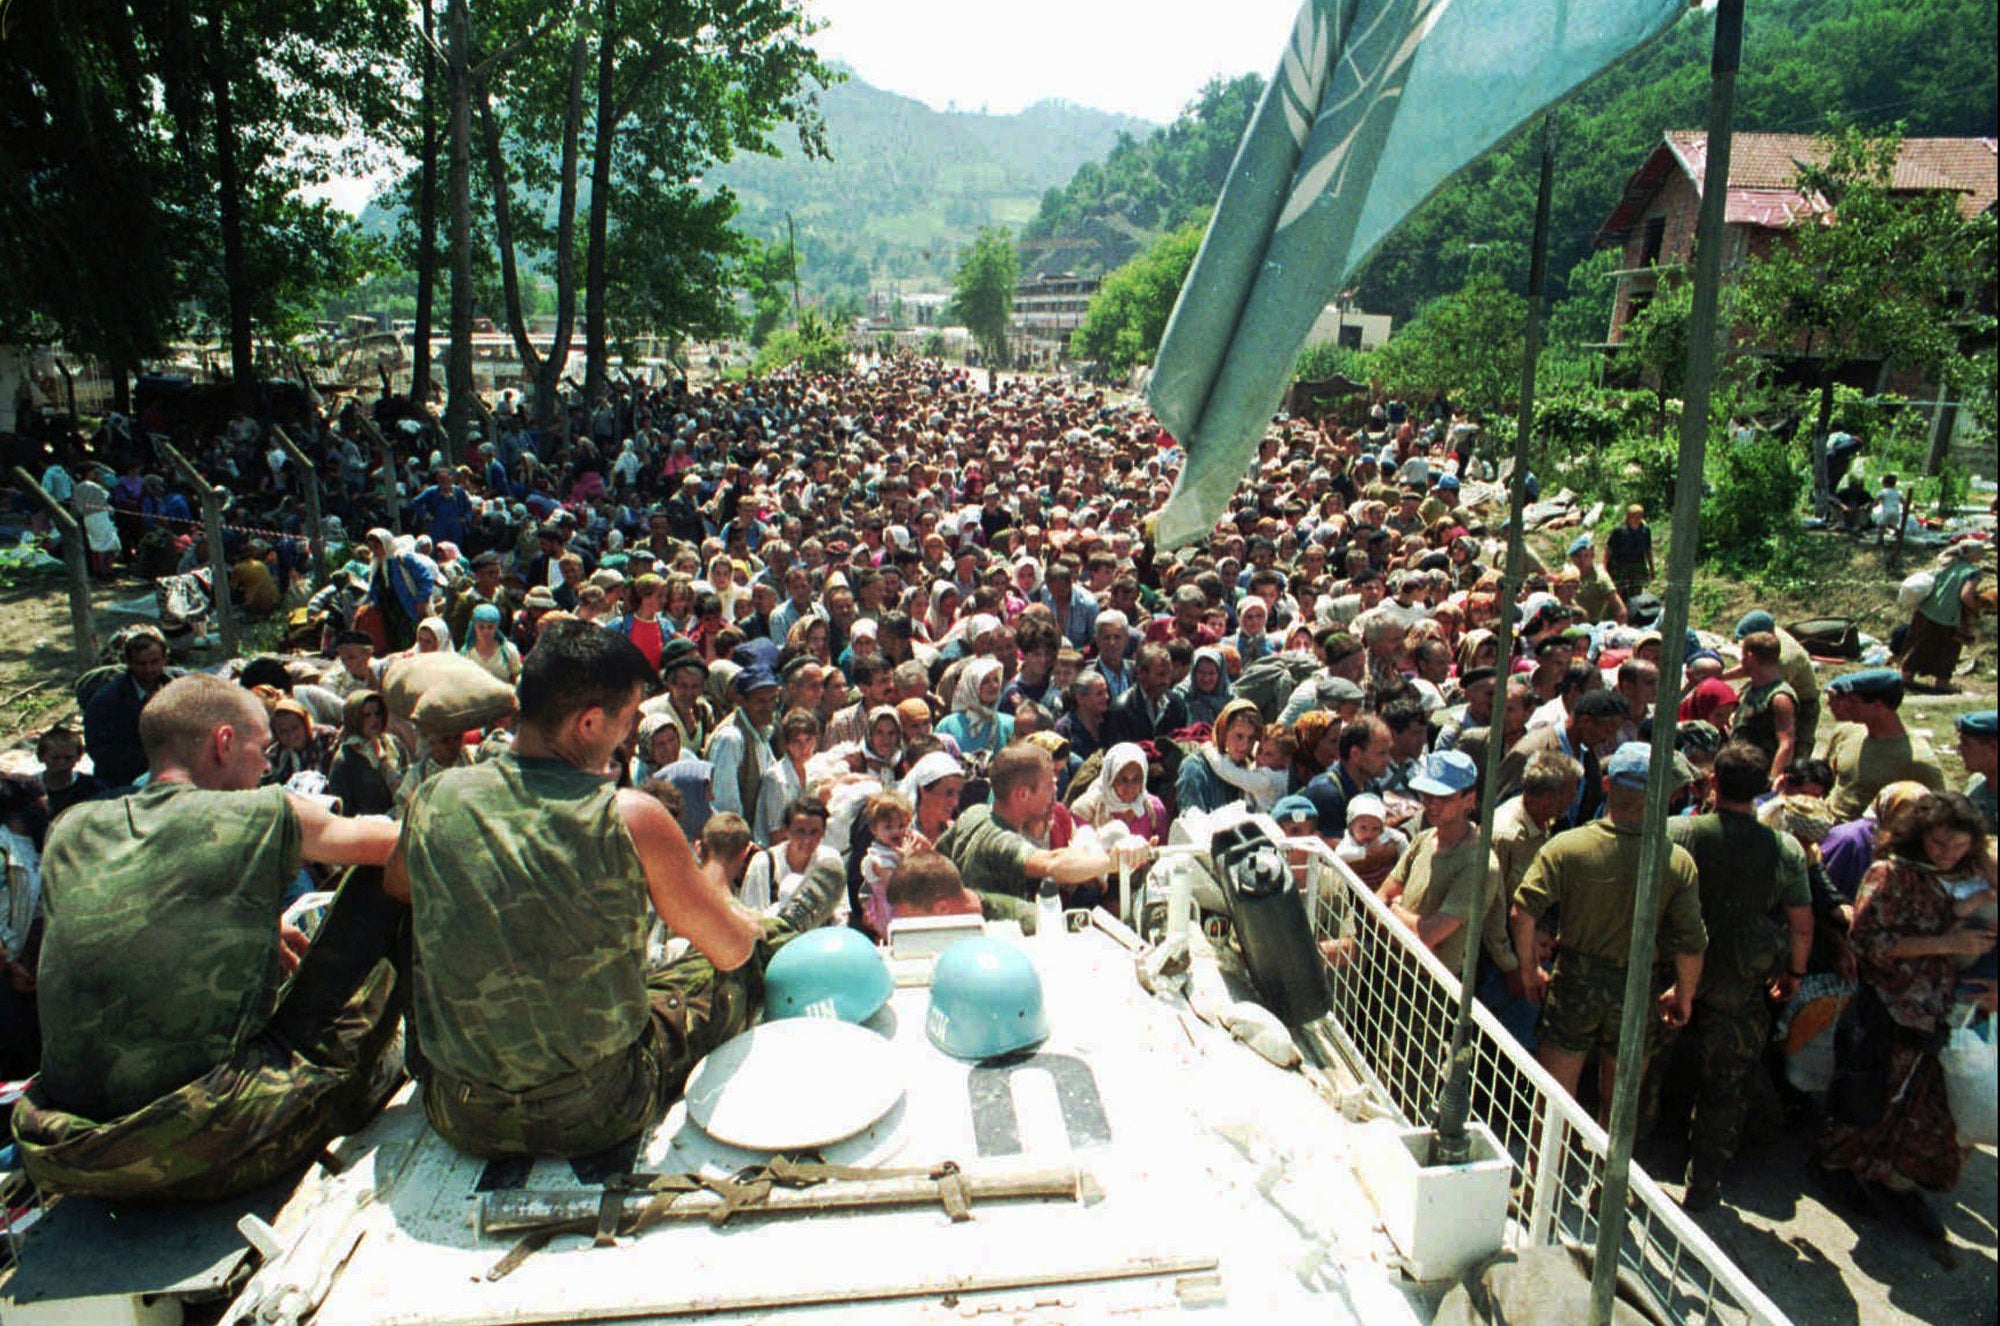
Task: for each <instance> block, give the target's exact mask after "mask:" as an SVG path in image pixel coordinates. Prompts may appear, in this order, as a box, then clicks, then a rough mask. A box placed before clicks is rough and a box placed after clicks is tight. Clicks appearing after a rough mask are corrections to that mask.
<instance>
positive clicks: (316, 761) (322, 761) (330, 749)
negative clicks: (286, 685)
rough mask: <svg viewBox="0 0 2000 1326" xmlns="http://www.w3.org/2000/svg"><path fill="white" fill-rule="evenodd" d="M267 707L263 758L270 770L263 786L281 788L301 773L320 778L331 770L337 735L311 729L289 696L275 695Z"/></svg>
mask: <svg viewBox="0 0 2000 1326" xmlns="http://www.w3.org/2000/svg"><path fill="white" fill-rule="evenodd" d="M260 689H263V688H260ZM269 707H270V710H271V744H270V746H269V747H267V748H266V749H265V751H264V758H265V759H267V760H269V761H270V762H271V769H270V772H268V773H266V774H265V775H264V781H265V782H266V783H276V784H278V785H279V786H283V785H284V784H286V783H289V782H291V781H292V779H294V778H296V777H297V776H298V775H300V774H302V773H314V774H321V775H324V774H325V773H326V772H327V771H328V770H329V769H331V768H332V767H333V753H334V747H335V746H336V745H337V744H338V743H339V741H340V734H339V733H338V732H335V731H334V730H333V729H331V728H321V727H315V726H314V725H313V720H312V712H311V711H310V710H308V709H307V708H306V707H305V706H304V705H302V704H300V703H299V702H298V701H297V700H294V699H293V698H292V697H291V696H289V695H284V694H282V693H280V694H278V695H277V696H276V697H275V698H274V699H272V700H271V701H270V704H269Z"/></svg>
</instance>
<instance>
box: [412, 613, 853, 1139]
mask: <svg viewBox="0 0 2000 1326" xmlns="http://www.w3.org/2000/svg"><path fill="white" fill-rule="evenodd" d="M651 675H652V667H651V665H649V664H648V663H647V662H646V656H645V655H644V654H643V653H641V652H640V651H639V648H638V646H636V645H634V644H633V643H632V642H631V641H630V640H627V639H626V638H625V637H624V636H621V635H614V634H612V633H611V632H609V631H606V630H604V629H602V628H601V627H598V626H594V625H592V624H591V623H589V622H583V621H564V622H559V623H557V624H556V625H554V626H552V627H550V628H549V629H547V630H545V631H544V632H543V633H542V634H541V636H540V638H539V639H538V640H537V641H536V643H535V648H534V650H533V652H531V653H530V654H529V655H528V657H527V660H526V662H525V665H524V667H523V670H522V673H521V684H520V720H519V728H518V731H517V735H516V737H515V741H514V746H513V749H512V750H511V751H509V752H508V753H506V754H504V755H501V756H499V757H498V758H496V759H493V760H491V761H488V762H485V763H481V764H477V765H473V766H471V767H469V768H462V769H452V770H447V771H446V772H444V773H442V774H440V775H438V777H437V778H435V779H434V780H432V781H431V782H430V783H428V784H427V785H426V786H425V787H424V788H423V790H422V791H420V792H418V794H417V796H416V798H415V799H414V800H413V801H412V802H411V803H410V808H409V812H408V814H407V817H406V818H405V820H404V826H403V838H402V841H401V842H400V843H399V844H398V845H397V848H396V853H395V856H394V858H393V859H392V860H391V862H390V864H389V880H390V882H391V885H392V887H393V886H397V885H401V886H403V887H407V888H408V890H409V894H410V897H411V901H412V905H413V912H414V933H415V937H416V945H417V951H418V952H419V953H420V954H421V955H422V958H421V963H420V966H419V969H418V972H417V980H416V992H415V1011H416V1025H417V1030H418V1033H419V1035H420V1037H421V1040H422V1044H423V1047H424V1057H425V1061H426V1064H427V1072H426V1079H425V1082H424V1110H425V1113H426V1115H428V1117H429V1118H430V1120H431V1123H432V1125H433V1126H434V1127H436V1128H437V1130H438V1132H439V1133H441V1134H442V1135H443V1136H444V1137H445V1138H446V1139H447V1140H448V1141H450V1142H451V1143H452V1144H453V1145H455V1146H457V1147H459V1148H460V1149H462V1150H465V1151H469V1152H471V1153H473V1154H475V1155H482V1156H499V1155H545V1156H581V1155H589V1154H592V1153H595V1152H598V1151H602V1150H604V1149H606V1148H608V1147H611V1146H615V1145H617V1144H618V1143H621V1142H624V1141H626V1140H628V1139H630V1138H631V1137H633V1136H635V1135H637V1134H638V1133H640V1132H641V1131H643V1130H644V1129H645V1128H647V1127H648V1126H650V1125H651V1124H652V1123H653V1122H654V1121H655V1120H657V1119H658V1118H659V1117H660V1116H661V1115H662V1114H664V1113H665V1112H666V1109H667V1106H668V1105H669V1104H671V1103H672V1101H673V1100H674V1099H675V1098H676V1097H677V1096H678V1095H679V1094H680V1090H681V1087H682V1085H683V1084H684V1083H685V1081H686V1080H687V1075H688V1073H689V1071H690V1070H692V1069H693V1067H694V1064H695V1061H696V1060H698V1059H700V1058H701V1057H702V1056H703V1055H704V1054H706V1053H707V1052H708V1051H710V1050H712V1049H714V1048H715V1047H716V1046H717V1045H720V1044H721V1043H722V1042H723V1041H725V1040H728V1039H729V1038H730V1037H732V1036H734V1035H736V1034H737V1033H738V1032H740V1031H742V1030H744V1029H745V1028H746V1027H748V1026H749V1024H750V1020H751V1017H752V1015H753V1014H754V1013H755V1011H756V1008H757V1006H758V1004H759V1003H760V1001H761V999H762V991H763V969H764V964H765V962H767V961H768V959H769V957H770V954H771V952H772V950H773V948H774V945H775V944H776V943H779V942H782V941H783V939H784V938H785V937H787V936H788V935H789V934H791V933H792V932H793V931H795V930H802V929H806V928H809V927H810V926H812V925H815V924H817V923H818V922H819V921H820V920H822V919H824V916H825V914H826V913H827V912H828V911H830V909H831V907H832V904H833V902H834V900H835V899H834V897H833V896H822V893H821V892H816V891H815V890H814V889H813V888H811V887H802V888H801V889H800V890H799V891H798V892H797V893H796V894H794V895H793V897H792V899H790V900H789V901H788V902H787V903H786V904H785V906H783V907H781V908H780V909H779V915H778V916H777V917H775V918H772V919H770V920H768V921H766V920H763V919H761V918H759V917H757V916H756V915H755V914H753V913H751V912H750V911H748V910H747V909H745V908H744V907H742V906H741V905H740V904H738V903H736V902H735V901H734V900H733V899H732V898H731V897H730V894H729V888H728V885H727V883H726V882H725V880H724V879H723V878H722V874H721V872H722V865H721V863H720V862H716V863H713V864H711V865H709V866H702V865H698V864H696V862H695V858H694V854H693V853H692V852H691V851H690V850H689V848H688V843H687V839H686V838H685V837H683V836H682V833H681V828H680V825H679V824H677V823H675V821H674V818H673V816H672V815H670V814H668V813H667V811H666V808H665V807H663V806H662V805H661V804H660V803H659V802H658V801H657V800H655V799H654V798H652V797H650V796H648V795H647V794H646V793H644V792H642V791H638V790H635V789H620V788H619V787H618V786H617V784H616V780H615V778H614V777H613V772H612V771H613V764H612V761H613V759H614V758H615V756H616V755H617V752H618V750H619V748H620V747H621V745H622V744H623V742H624V741H625V738H626V737H627V735H628V734H630V733H631V731H632V727H633V724H634V723H635V722H636V721H637V717H638V712H639V701H640V699H641V697H642V696H643V695H644V693H645V692H644V687H645V684H646V682H647V680H648V678H650V676H651ZM843 884H844V881H843V880H841V879H840V878H839V876H838V875H837V874H835V875H834V876H833V877H832V887H833V888H834V889H835V890H836V891H837V890H838V889H839V888H840V887H841V886H842V885H843ZM649 910H650V911H652V912H657V913H658V914H659V916H660V918H661V919H662V920H664V921H665V922H666V923H667V925H668V926H669V927H671V928H672V930H673V932H674V933H675V934H677V935H680V936H682V937H684V938H686V939H687V940H689V941H690V942H691V943H692V944H693V945H694V948H693V951H691V952H689V953H688V954H687V955H686V956H684V957H682V958H680V959H678V960H676V961H674V962H672V963H669V964H667V965H665V966H663V967H659V968H655V969H650V970H649V969H648V967H647V964H646V930H647V927H648V922H649V916H648V912H649Z"/></svg>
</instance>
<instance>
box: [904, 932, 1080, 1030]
mask: <svg viewBox="0 0 2000 1326" xmlns="http://www.w3.org/2000/svg"><path fill="white" fill-rule="evenodd" d="M924 1031H925V1032H926V1033H927V1034H928V1035H929V1036H930V1038H931V1044H933V1045H935V1046H937V1047H938V1048H939V1049H940V1050H943V1051H944V1052H945V1053H946V1054H948V1055H951V1056H952V1057H953V1058H956V1059H992V1058H995V1057H997V1056H999V1055H1003V1054H1012V1053H1013V1052H1014V1051H1016V1050H1025V1049H1027V1048H1028V1047H1029V1046H1031V1045H1039V1044H1040V1043H1041V1042H1042V1041H1044V1040H1046V1039H1048V1034H1049V1015H1048V1011H1047V1009H1045V1008H1044V1007H1043V1004H1042V978H1041V977H1040V976H1039V975H1038V974H1037V973H1036V971H1035V964H1034V963H1033V962H1031V961H1030V960H1029V959H1028V955H1027V954H1025V953H1023V952H1022V951H1021V950H1020V949H1019V948H1018V947H1017V946H1015V945H1013V944H1010V943H1007V942H1006V941H1005V940H1000V939H988V938H986V937H984V936H981V937H978V938H974V939H965V940H961V941H959V942H958V943H956V944H953V945H952V946H951V947H950V948H948V949H946V950H945V951H944V953H943V954H942V955H940V956H939V958H938V960H937V966H936V968H935V969H934V970H933V972H932V974H931V1011H930V1016H929V1017H927V1018H926V1019H925V1020H924Z"/></svg>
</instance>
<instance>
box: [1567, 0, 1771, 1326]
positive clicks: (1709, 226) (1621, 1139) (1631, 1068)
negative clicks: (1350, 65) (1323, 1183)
mask: <svg viewBox="0 0 2000 1326" xmlns="http://www.w3.org/2000/svg"><path fill="white" fill-rule="evenodd" d="M1742 51H1743V0H1720V3H1719V4H1718V5H1717V7H1716V11H1715V49H1714V53H1713V55H1712V57H1711V59H1710V64H1709V89H1708V145H1707V153H1708V159H1707V162H1706V163H1705V165H1704V168H1703V171H1702V195H1701V217H1700V221H1699V224H1698V226H1697V229H1696V231H1695V248H1694V309H1693V312H1692V313H1691V314H1690V315H1689V318H1688V356H1687V377H1686V391H1685V392H1684V394H1683V400H1682V404H1681V439H1680V455H1679V459H1678V468H1677V470H1676V472H1675V475H1674V518H1673V551H1672V554H1671V556H1670V557H1669V558H1668V563H1667V567H1668V569H1667V593H1666V613H1665V620H1664V622H1663V623H1662V625H1661V627H1660V635H1661V638H1662V639H1663V640H1665V641H1666V648H1664V649H1662V650H1661V651H1660V691H1659V694H1660V698H1659V700H1658V701H1657V703H1656V705H1655V709H1654V721H1653V741H1652V747H1653V749H1652V758H1651V760H1650V762H1649V764H1648V766H1647V771H1646V819H1645V828H1644V829H1643V830H1642V831H1641V833H1642V836H1641V841H1640V850H1639V878H1638V880H1637V885H1638V897H1637V898H1636V899H1635V900H1634V903H1633V914H1632V949H1631V953H1630V955H1629V956H1628V957H1627V959H1626V967H1625V1008H1624V1016H1623V1018H1622V1019H1621V1021H1620V1024H1619V1034H1618V1043H1619V1044H1620V1045H1621V1046H1622V1047H1624V1054H1623V1056H1622V1062H1621V1063H1620V1064H1619V1070H1618V1078H1617V1085H1616V1087H1615V1088H1614V1089H1613V1091H1612V1097H1611V1129H1610V1132H1611V1154H1610V1155H1609V1156H1608V1157H1607V1158H1606V1160H1605V1167H1604V1183H1603V1189H1602V1196H1601V1198H1600V1200H1599V1203H1598V1212H1597V1229H1598V1233H1597V1256H1596V1260H1595V1263H1594V1264H1593V1266H1592V1267H1591V1275H1590V1317H1589V1326H1604V1323H1606V1322H1608V1321H1609V1320H1610V1319H1611V1304H1612V1297H1613V1294H1614V1292H1615V1290H1616V1287H1617V1279H1618V1260H1619V1249H1620V1246H1621V1245H1622V1244H1623V1242H1624V1238H1625V1223H1626V1210H1625V1201H1626V1194H1627V1191H1628V1185H1629V1180H1630V1170H1631V1165H1632V1140H1633V1138H1632V1135H1633V1131H1634V1129H1635V1126H1636V1125H1637V1123H1638V1113H1639V1084H1640V1078H1641V1077H1642V1076H1643V1069H1644V1067H1645V1050H1644V1046H1645V1034H1646V1029H1647V1024H1648V1023H1649V1022H1650V1021H1651V1020H1652V1018H1653V1017H1655V1016H1657V1014H1656V1013H1655V1011H1654V1007H1653V993H1652V971H1653V941H1654V938H1655V936H1656V934H1657V932H1658V929H1659V894H1660V876H1661V875H1662V874H1663V873H1664V871H1665V868H1666V865H1667V859H1668V857H1669V855H1670V854H1671V850H1672V844H1671V843H1670V842H1669V841H1668V838H1667V800H1668V796H1669V793H1670V791H1671V787H1670V783H1671V777H1672V767H1673V754H1674V741H1673V733H1674V725H1673V724H1672V723H1669V722H1664V721H1662V719H1663V717H1664V710H1665V707H1666V706H1667V705H1670V704H1672V703H1673V697H1674V696H1677V695H1679V694H1680V689H1681V669H1682V665H1683V663H1684V662H1685V661H1686V658H1685V655H1686V652H1687V651H1686V649H1685V647H1684V644H1683V642H1684V641H1685V639H1686V637H1687V621H1688V597H1689V591H1690V589H1691V587H1692V584H1693V580H1694V562H1695V552H1696V548H1697V545H1698V544H1699V543H1700V541H1701V480H1702V460H1703V457H1704V456H1705V455H1706V453H1707V450H1708V398H1709V390H1710V388H1711V386H1712V385H1713V383H1714V377H1715V326H1716V311H1717V306H1718V303H1719V301H1720V295H1721V290H1720V286H1721V280H1722V228H1723V218H1724V206H1725V204H1726V203H1727V201H1728V197H1729V148H1730V125H1731V122H1732V121H1733V119H1734V118H1735V112H1736V68H1737V64H1738V62H1739V59H1740V57H1741V55H1742Z"/></svg>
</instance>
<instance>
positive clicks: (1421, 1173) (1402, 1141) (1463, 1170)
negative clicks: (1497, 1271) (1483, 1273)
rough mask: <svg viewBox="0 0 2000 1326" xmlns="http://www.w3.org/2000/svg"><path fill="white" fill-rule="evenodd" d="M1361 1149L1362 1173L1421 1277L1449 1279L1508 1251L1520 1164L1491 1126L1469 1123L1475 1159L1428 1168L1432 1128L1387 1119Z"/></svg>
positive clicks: (1358, 1169)
mask: <svg viewBox="0 0 2000 1326" xmlns="http://www.w3.org/2000/svg"><path fill="white" fill-rule="evenodd" d="M1369 1130H1370V1132H1371V1133H1372V1134H1373V1135H1372V1136H1370V1137H1369V1138H1367V1139H1366V1140H1364V1141H1363V1142H1362V1143H1361V1144H1360V1145H1358V1146H1357V1147H1356V1148H1355V1161H1354V1172H1355V1176H1356V1177H1357V1178H1359V1179H1360V1180H1361V1186H1362V1187H1364V1188H1366V1189H1367V1190H1368V1195H1369V1196H1370V1197H1372V1198H1374V1199H1375V1210H1376V1212H1377V1213H1378V1214H1379V1215H1380V1216H1381V1217H1382V1227H1383V1230H1384V1231H1385V1232H1386V1233H1387V1234H1388V1235H1389V1240H1390V1242H1392V1243H1394V1244H1395V1245H1396V1250H1397V1251H1398V1252H1400V1253H1402V1254H1403V1260H1404V1261H1405V1262H1406V1263H1407V1265H1408V1268H1409V1273H1410V1277H1411V1278H1412V1279H1414V1280H1449V1279H1456V1278H1457V1277H1458V1276H1460V1275H1462V1274H1464V1272H1465V1271H1466V1270H1467V1269H1469V1268H1470V1267H1472V1266H1475V1265H1477V1264H1478V1263H1480V1262H1482V1261H1484V1260H1486V1259H1487V1258H1488V1257H1490V1256H1492V1255H1493V1254H1494V1253H1496V1252H1498V1251H1499V1250H1500V1245H1501V1242H1502V1240H1503V1238H1504V1237H1505V1234H1506V1229H1507V1195H1508V1191H1509V1187H1510V1185H1511V1183H1512V1180H1513V1175H1514V1162H1513V1161H1512V1160H1511V1159H1510V1158H1509V1157H1508V1155H1507V1151H1506V1149H1505V1148H1504V1147H1502V1146H1501V1145H1500V1142H1499V1139H1497V1138H1496V1137H1494V1136H1493V1133H1492V1131H1491V1130H1490V1129H1488V1128H1487V1127H1486V1126H1485V1125H1484V1124H1478V1123H1474V1124H1468V1125H1467V1127H1466V1133H1467V1137H1468V1140H1469V1141H1470V1142H1471V1144H1472V1145H1471V1153H1470V1159H1468V1160H1467V1162H1466V1163H1465V1164H1463V1165H1427V1164H1424V1163H1423V1161H1424V1160H1425V1158H1426V1157H1427V1155H1428V1153H1429V1151H1430V1144H1431V1130H1430V1129H1429V1128H1406V1127H1403V1126H1401V1125H1399V1124H1394V1123H1390V1122H1389V1121H1387V1120H1380V1121H1377V1122H1376V1123H1373V1124H1370V1125H1369Z"/></svg>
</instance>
